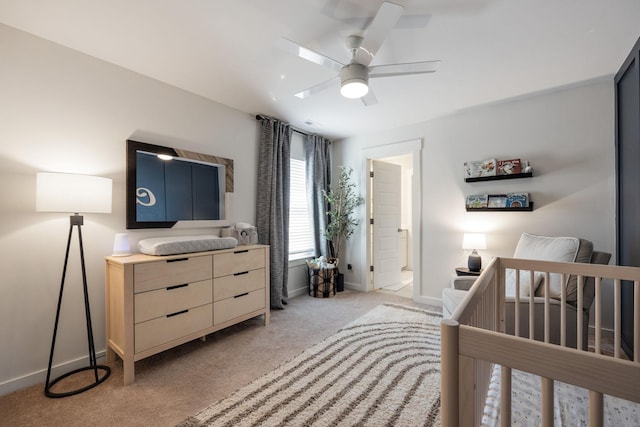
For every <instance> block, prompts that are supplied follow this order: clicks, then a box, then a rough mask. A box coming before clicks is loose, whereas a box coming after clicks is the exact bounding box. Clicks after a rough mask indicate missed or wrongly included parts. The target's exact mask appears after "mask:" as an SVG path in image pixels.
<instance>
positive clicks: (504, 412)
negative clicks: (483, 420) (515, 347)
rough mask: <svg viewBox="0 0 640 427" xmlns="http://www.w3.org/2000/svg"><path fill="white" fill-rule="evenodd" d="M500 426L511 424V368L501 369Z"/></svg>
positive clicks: (507, 426)
mask: <svg viewBox="0 0 640 427" xmlns="http://www.w3.org/2000/svg"><path fill="white" fill-rule="evenodd" d="M500 408H501V409H500V426H501V427H510V426H511V368H508V367H506V366H503V367H502V369H501V370H500Z"/></svg>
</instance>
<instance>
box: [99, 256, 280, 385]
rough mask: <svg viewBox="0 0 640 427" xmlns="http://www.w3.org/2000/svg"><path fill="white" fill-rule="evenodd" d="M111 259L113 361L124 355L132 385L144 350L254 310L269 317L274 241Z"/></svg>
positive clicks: (224, 323) (241, 317)
mask: <svg viewBox="0 0 640 427" xmlns="http://www.w3.org/2000/svg"><path fill="white" fill-rule="evenodd" d="M105 262H106V326H107V331H106V332H107V362H110V361H113V360H115V356H116V355H118V356H119V357H120V358H121V359H122V362H123V371H124V384H125V385H127V384H131V383H133V381H134V377H135V370H134V369H135V368H134V365H135V362H136V361H138V360H141V359H144V358H145V357H149V356H151V355H154V354H156V353H159V352H161V351H164V350H167V349H169V348H172V347H175V346H177V345H180V344H184V343H186V342H188V341H191V340H194V339H197V338H202V339H204V337H205V336H206V335H207V334H210V333H212V332H215V331H218V330H220V329H223V328H226V327H228V326H231V325H234V324H236V323H239V322H242V321H244V320H247V319H250V318H252V317H255V316H260V315H262V316H264V324H265V326H266V325H268V324H269V301H270V298H269V285H268V283H269V247H268V246H264V245H249V246H238V247H236V248H233V249H224V250H218V251H210V252H198V253H191V254H181V255H171V256H151V255H143V254H135V255H131V256H127V257H113V256H109V257H107V258H106V260H105Z"/></svg>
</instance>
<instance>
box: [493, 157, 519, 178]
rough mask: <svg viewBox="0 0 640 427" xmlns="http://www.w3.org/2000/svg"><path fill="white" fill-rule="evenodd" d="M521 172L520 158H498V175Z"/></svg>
mask: <svg viewBox="0 0 640 427" xmlns="http://www.w3.org/2000/svg"><path fill="white" fill-rule="evenodd" d="M519 173H522V164H521V162H520V159H510V160H498V175H515V174H519Z"/></svg>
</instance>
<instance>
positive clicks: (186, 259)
mask: <svg viewBox="0 0 640 427" xmlns="http://www.w3.org/2000/svg"><path fill="white" fill-rule="evenodd" d="M180 261H189V258H176V259H168V260H167V262H180Z"/></svg>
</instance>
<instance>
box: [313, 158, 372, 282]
mask: <svg viewBox="0 0 640 427" xmlns="http://www.w3.org/2000/svg"><path fill="white" fill-rule="evenodd" d="M339 169H340V178H339V180H338V186H337V187H335V188H332V189H330V190H329V191H323V192H322V195H323V196H324V199H325V201H326V202H327V205H328V206H327V227H326V229H325V230H324V231H323V235H324V237H325V239H327V241H328V242H329V255H330V258H333V259H335V263H336V268H337V267H338V261H339V260H340V255H341V251H342V245H343V244H344V243H345V242H346V241H347V240H348V239H349V237H351V235H352V234H353V232H354V230H355V228H356V227H357V226H358V224H359V223H360V221H359V220H358V219H356V218H355V217H354V215H355V210H356V208H357V207H358V206H360V205H362V204H363V203H364V198H362V197H360V195H358V194H356V191H355V187H356V186H355V184H354V183H353V182H351V173H352V172H353V169H352V168H351V167H349V168H347V167H346V166H339ZM337 271H338V274H337V279H338V283H337V285H338V286H337V288H338V291H343V290H344V275H343V274H342V273H340V271H339V270H337Z"/></svg>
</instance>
